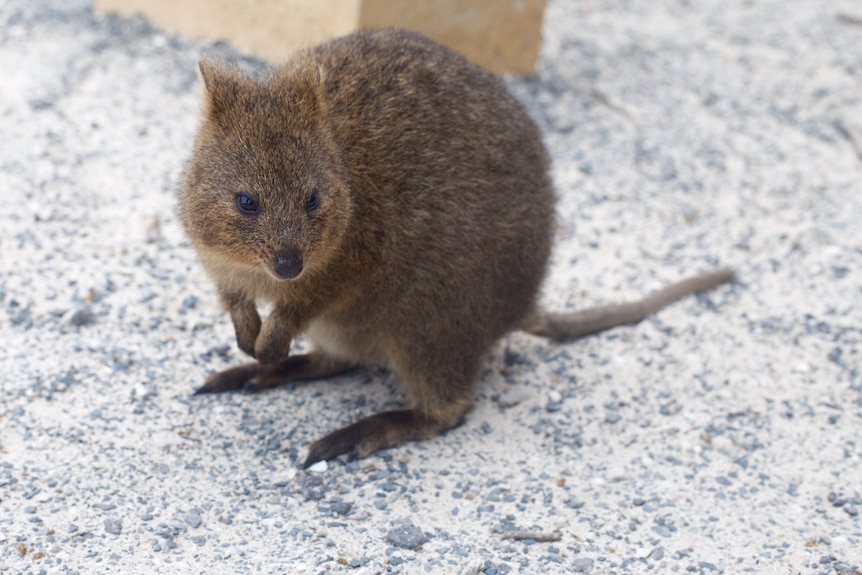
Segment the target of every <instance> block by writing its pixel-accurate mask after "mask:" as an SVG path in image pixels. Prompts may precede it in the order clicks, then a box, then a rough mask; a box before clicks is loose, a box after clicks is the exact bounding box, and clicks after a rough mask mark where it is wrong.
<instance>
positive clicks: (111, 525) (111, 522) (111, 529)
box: [105, 519, 123, 535]
mask: <svg viewBox="0 0 862 575" xmlns="http://www.w3.org/2000/svg"><path fill="white" fill-rule="evenodd" d="M105 531H107V532H108V533H110V534H111V535H119V534H120V533H122V532H123V520H122V519H105Z"/></svg>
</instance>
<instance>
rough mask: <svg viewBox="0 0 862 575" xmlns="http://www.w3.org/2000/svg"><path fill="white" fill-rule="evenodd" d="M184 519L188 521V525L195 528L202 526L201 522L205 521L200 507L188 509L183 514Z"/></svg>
mask: <svg viewBox="0 0 862 575" xmlns="http://www.w3.org/2000/svg"><path fill="white" fill-rule="evenodd" d="M183 520H184V521H185V522H186V525H188V526H189V527H191V528H193V529H197V528H198V527H200V526H201V522H202V521H203V519H201V512H200V510H198V509H190V510H189V511H186V512H185V514H184V515H183Z"/></svg>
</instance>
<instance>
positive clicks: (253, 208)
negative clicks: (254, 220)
mask: <svg viewBox="0 0 862 575" xmlns="http://www.w3.org/2000/svg"><path fill="white" fill-rule="evenodd" d="M236 207H237V209H239V211H240V212H242V213H244V214H247V215H252V214H256V213H257V202H256V201H255V200H254V199H253V198H252V197H251V196H249V195H248V194H246V193H243V192H240V193H238V194H237V195H236Z"/></svg>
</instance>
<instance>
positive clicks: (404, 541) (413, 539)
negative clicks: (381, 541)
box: [386, 519, 428, 549]
mask: <svg viewBox="0 0 862 575" xmlns="http://www.w3.org/2000/svg"><path fill="white" fill-rule="evenodd" d="M427 540H428V539H427V538H426V537H425V533H423V532H422V530H421V529H420V528H418V527H416V526H415V525H413V523H412V522H411V521H410V520H409V519H404V520H401V521H400V522H399V525H398V526H397V527H395V528H394V529H390V530H389V533H387V534H386V541H387V542H389V543H391V544H392V545H395V546H396V547H401V548H402V549H414V548H416V547H419V546H420V545H422V544H423V543H425V541H427Z"/></svg>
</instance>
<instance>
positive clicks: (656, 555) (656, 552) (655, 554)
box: [648, 547, 664, 561]
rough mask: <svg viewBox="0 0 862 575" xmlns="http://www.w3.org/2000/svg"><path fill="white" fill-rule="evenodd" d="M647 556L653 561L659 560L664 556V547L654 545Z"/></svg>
mask: <svg viewBox="0 0 862 575" xmlns="http://www.w3.org/2000/svg"><path fill="white" fill-rule="evenodd" d="M648 557H649V558H650V559H652V560H653V561H661V559H662V558H663V557H664V549H662V548H661V547H656V548H655V549H653V550H652V551H650V552H649V555H648Z"/></svg>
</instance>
